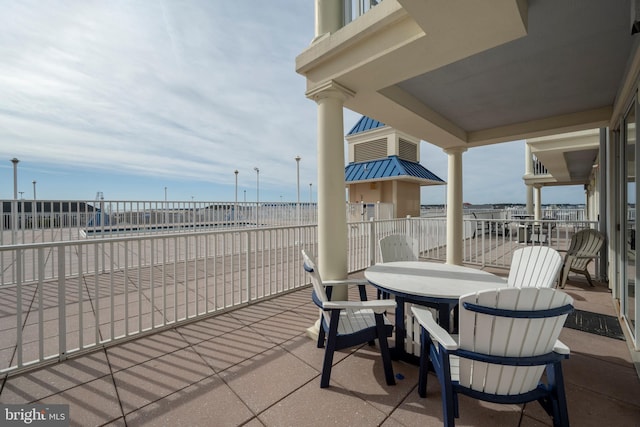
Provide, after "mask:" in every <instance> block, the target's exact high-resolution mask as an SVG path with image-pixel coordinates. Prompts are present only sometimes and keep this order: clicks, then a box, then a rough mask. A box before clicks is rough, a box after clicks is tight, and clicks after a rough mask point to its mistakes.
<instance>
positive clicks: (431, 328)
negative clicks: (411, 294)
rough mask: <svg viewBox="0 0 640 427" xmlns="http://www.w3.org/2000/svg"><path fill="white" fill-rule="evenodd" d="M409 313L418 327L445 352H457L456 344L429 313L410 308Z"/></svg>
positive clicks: (421, 309) (420, 308) (422, 309)
mask: <svg viewBox="0 0 640 427" xmlns="http://www.w3.org/2000/svg"><path fill="white" fill-rule="evenodd" d="M411 312H413V316H414V317H415V318H416V320H417V321H418V323H420V326H422V327H423V328H424V329H426V330H427V332H429V334H430V335H431V339H433V340H436V341H438V342H439V343H440V344H441V345H442V347H444V348H446V349H447V350H450V351H451V350H457V348H458V343H457V342H456V341H455V340H454V339H453V338H452V337H451V335H449V333H448V332H447V331H445V330H444V329H443V328H442V327H441V326H440V325H438V323H437V322H436V321H435V319H434V318H433V315H432V314H431V311H429V310H428V309H426V308H424V307H417V306H413V307H411Z"/></svg>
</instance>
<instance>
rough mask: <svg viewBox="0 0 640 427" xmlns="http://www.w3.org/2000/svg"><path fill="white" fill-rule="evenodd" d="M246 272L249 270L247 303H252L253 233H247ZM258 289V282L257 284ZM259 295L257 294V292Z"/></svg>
mask: <svg viewBox="0 0 640 427" xmlns="http://www.w3.org/2000/svg"><path fill="white" fill-rule="evenodd" d="M246 270H247V279H246V281H247V302H249V303H250V302H251V232H249V231H247V259H246ZM256 288H257V282H256ZM256 294H257V292H256Z"/></svg>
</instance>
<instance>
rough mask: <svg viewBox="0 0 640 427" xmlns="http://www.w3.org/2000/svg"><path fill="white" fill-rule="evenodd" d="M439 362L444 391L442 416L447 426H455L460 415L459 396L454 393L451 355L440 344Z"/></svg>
mask: <svg viewBox="0 0 640 427" xmlns="http://www.w3.org/2000/svg"><path fill="white" fill-rule="evenodd" d="M438 358H439V360H438V364H439V365H440V368H439V369H440V370H441V373H440V375H441V377H439V378H438V379H439V380H440V388H441V393H442V412H443V413H442V417H443V422H444V425H445V427H454V426H455V417H456V416H457V415H458V414H457V412H458V403H457V396H455V395H454V393H453V386H452V384H451V367H450V365H449V355H448V354H447V353H446V351H445V349H444V348H443V347H442V346H440V345H439V349H438Z"/></svg>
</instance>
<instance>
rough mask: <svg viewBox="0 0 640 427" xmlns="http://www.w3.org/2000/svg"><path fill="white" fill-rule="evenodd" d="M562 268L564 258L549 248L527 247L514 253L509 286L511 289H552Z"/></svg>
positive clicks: (508, 281)
mask: <svg viewBox="0 0 640 427" xmlns="http://www.w3.org/2000/svg"><path fill="white" fill-rule="evenodd" d="M561 268H562V257H561V256H560V254H559V253H558V251H556V250H555V249H553V248H550V247H548V246H527V247H525V248H521V249H517V250H516V251H514V252H513V257H512V258H511V268H510V269H509V277H508V279H507V284H508V285H509V286H511V287H516V288H524V287H535V288H551V287H553V286H554V284H555V283H556V280H557V279H558V274H559V273H560V269H561Z"/></svg>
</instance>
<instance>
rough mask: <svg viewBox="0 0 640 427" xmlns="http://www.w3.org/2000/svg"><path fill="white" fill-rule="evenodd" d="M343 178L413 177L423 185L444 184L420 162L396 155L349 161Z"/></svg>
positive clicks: (349, 179)
mask: <svg viewBox="0 0 640 427" xmlns="http://www.w3.org/2000/svg"><path fill="white" fill-rule="evenodd" d="M344 175H345V180H346V181H347V183H349V182H357V181H373V180H376V179H383V178H394V177H413V178H418V179H419V180H421V181H423V182H422V183H423V184H425V185H429V184H430V185H438V184H445V182H444V181H443V180H442V179H440V178H439V177H438V176H436V175H435V174H434V173H433V172H431V171H430V170H429V169H427V168H425V167H424V166H422V165H421V164H420V163H415V162H410V161H408V160H403V159H401V158H399V157H398V156H389V157H387V158H385V159H379V160H372V161H369V162H360V163H349V164H348V165H347V167H346V168H345V170H344Z"/></svg>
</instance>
